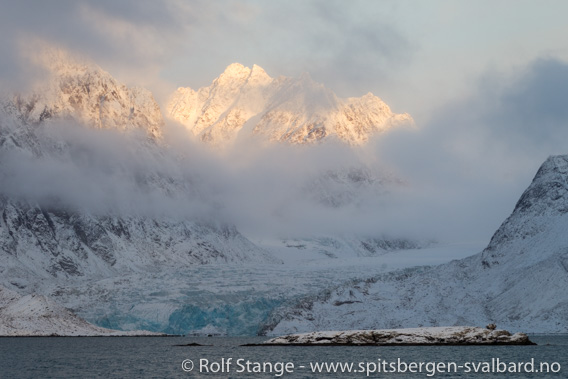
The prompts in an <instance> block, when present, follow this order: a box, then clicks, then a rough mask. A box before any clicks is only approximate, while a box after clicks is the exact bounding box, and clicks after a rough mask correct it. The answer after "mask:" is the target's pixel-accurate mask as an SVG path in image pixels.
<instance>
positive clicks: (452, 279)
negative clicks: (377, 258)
mask: <svg viewBox="0 0 568 379" xmlns="http://www.w3.org/2000/svg"><path fill="white" fill-rule="evenodd" d="M567 230H568V155H566V156H553V157H550V158H548V159H547V160H546V162H544V164H543V165H542V166H541V168H540V169H539V171H538V173H537V174H536V176H535V178H534V180H533V182H532V183H531V185H530V186H529V187H528V188H527V190H526V191H525V192H524V193H523V195H522V196H521V198H520V200H519V201H518V203H517V205H516V207H515V210H514V211H513V213H512V214H511V216H510V217H509V218H507V220H506V221H505V222H504V223H503V224H502V225H501V226H500V228H499V229H498V230H497V231H496V233H495V234H494V236H493V238H492V239H491V242H490V244H489V246H488V247H487V248H486V249H485V250H484V251H483V252H481V253H479V254H477V255H474V256H472V257H469V258H466V259H462V260H458V261H452V262H450V263H447V264H444V265H441V266H436V267H426V268H416V269H408V270H404V271H402V272H401V271H398V272H393V273H388V274H385V275H381V276H378V277H375V278H371V279H369V280H366V281H356V282H351V283H347V284H344V285H340V286H338V287H337V288H334V289H331V290H329V291H326V292H323V293H321V294H320V295H319V296H316V297H314V298H306V299H303V300H302V301H300V302H298V303H297V304H296V305H295V306H291V307H285V308H281V309H279V310H277V311H276V312H274V314H273V316H272V319H271V321H270V322H268V323H267V325H266V326H265V328H264V331H265V332H266V333H269V334H286V333H291V332H303V331H312V330H344V329H355V328H357V329H376V328H400V327H418V326H440V325H486V324H487V323H490V322H495V323H497V324H498V326H499V327H503V328H507V329H512V330H523V331H526V332H564V333H565V332H567V331H568V327H567V325H568V292H567V291H566V289H567V288H568V233H566V231H567Z"/></svg>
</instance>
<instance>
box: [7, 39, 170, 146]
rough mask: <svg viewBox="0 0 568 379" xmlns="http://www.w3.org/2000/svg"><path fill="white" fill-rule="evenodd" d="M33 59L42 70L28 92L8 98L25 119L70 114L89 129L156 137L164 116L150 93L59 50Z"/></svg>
mask: <svg viewBox="0 0 568 379" xmlns="http://www.w3.org/2000/svg"><path fill="white" fill-rule="evenodd" d="M34 62H35V63H37V65H38V66H39V67H40V68H42V69H43V70H45V71H46V73H47V75H46V78H45V80H43V81H42V82H41V83H38V84H37V85H36V86H35V89H34V90H33V91H32V93H24V94H18V95H15V96H14V97H13V100H12V106H13V107H14V108H15V109H16V111H17V113H19V114H18V116H19V118H21V119H22V120H23V121H25V122H26V123H39V122H43V121H49V120H53V119H57V118H72V119H75V120H77V121H80V122H83V123H86V124H88V125H90V126H92V127H96V128H105V129H119V130H138V129H141V130H143V131H145V132H146V133H147V134H148V136H150V137H151V138H154V139H159V138H160V137H161V134H162V127H163V124H164V120H163V117H162V114H161V111H160V107H159V105H158V103H157V102H156V101H155V100H154V98H153V96H152V94H151V92H150V91H148V90H146V89H144V88H139V87H132V88H129V87H126V86H125V85H124V84H122V83H120V82H119V81H117V80H116V79H114V78H113V77H112V76H111V75H110V74H109V73H108V72H106V71H104V70H103V69H102V68H100V67H99V66H97V65H96V64H94V63H92V62H88V61H86V60H82V59H80V58H77V57H74V56H72V55H70V54H69V53H67V52H65V51H62V50H59V49H45V50H43V51H41V52H40V53H39V54H37V56H35V57H34Z"/></svg>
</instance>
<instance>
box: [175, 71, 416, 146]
mask: <svg viewBox="0 0 568 379" xmlns="http://www.w3.org/2000/svg"><path fill="white" fill-rule="evenodd" d="M167 113H168V114H169V115H170V116H171V117H173V118H174V119H176V120H178V121H179V122H181V123H182V124H183V125H185V126H186V127H187V128H188V129H189V130H190V131H191V132H192V133H193V134H194V135H196V136H198V137H199V138H200V139H201V140H203V141H206V142H210V143H212V144H216V145H221V144H223V143H225V142H227V141H231V140H233V139H235V138H236V136H237V135H245V136H248V135H251V134H254V135H261V136H263V137H264V138H266V139H268V140H270V141H281V142H288V143H292V144H303V143H313V142H317V141H321V140H323V139H326V138H336V139H339V140H341V141H344V142H346V143H349V144H352V145H360V144H363V143H365V142H366V141H367V140H368V139H369V138H370V136H371V135H373V134H376V133H381V132H384V131H386V130H388V129H389V128H392V127H395V126H397V125H400V124H404V123H412V118H411V117H410V115H408V114H406V113H404V114H395V113H393V112H392V111H391V110H390V108H389V106H388V105H387V104H385V103H384V102H383V101H382V100H381V99H379V98H378V97H376V96H374V95H373V94H372V93H368V94H366V95H365V96H362V97H352V98H347V99H341V98H338V97H337V96H336V95H335V94H334V93H333V92H332V91H331V90H329V89H327V88H325V87H324V86H323V85H322V84H319V83H316V82H314V81H313V80H312V79H311V78H310V76H309V75H308V74H303V75H302V76H300V77H299V78H287V77H283V76H281V77H278V78H275V79H273V78H271V77H270V76H268V74H267V73H266V72H265V71H264V70H263V69H262V68H261V67H259V66H257V65H254V66H253V67H252V68H248V67H244V66H243V65H241V64H239V63H233V64H231V65H229V66H228V67H227V68H226V70H225V71H224V72H223V73H222V74H221V75H220V76H219V77H218V78H216V79H215V80H213V82H212V83H211V85H210V86H209V87H203V88H200V89H199V90H197V91H195V90H193V89H191V88H187V87H186V88H184V87H180V88H178V90H177V91H176V92H175V93H174V94H173V95H172V97H171V100H170V102H169V104H168V105H167Z"/></svg>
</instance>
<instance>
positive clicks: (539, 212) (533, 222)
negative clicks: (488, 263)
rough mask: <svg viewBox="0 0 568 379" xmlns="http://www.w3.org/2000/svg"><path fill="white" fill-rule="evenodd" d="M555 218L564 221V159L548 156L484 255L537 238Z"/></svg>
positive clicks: (567, 174) (567, 194)
mask: <svg viewBox="0 0 568 379" xmlns="http://www.w3.org/2000/svg"><path fill="white" fill-rule="evenodd" d="M556 218H568V155H556V156H550V157H549V158H548V159H547V160H546V161H545V162H544V163H543V164H542V165H541V166H540V168H539V170H538V171H537V173H536V175H535V177H534V179H533V181H532V183H531V184H530V186H529V187H528V188H527V189H526V190H525V191H524V192H523V194H522V195H521V197H520V199H519V200H518V201H517V204H516V206H515V209H514V211H513V213H512V214H511V215H510V216H509V217H508V218H507V220H505V221H504V222H503V224H501V226H500V227H499V229H498V230H497V231H496V232H495V234H494V235H493V237H492V238H491V242H490V243H489V246H488V247H487V249H486V252H492V251H494V250H497V249H498V248H500V247H502V246H503V245H507V244H509V243H512V242H516V241H518V240H524V239H526V238H527V237H532V236H534V235H537V234H539V233H541V232H542V231H543V230H545V229H547V227H548V226H549V225H550V224H551V222H552V220H554V219H556ZM556 222H561V221H560V220H559V221H556ZM566 222H567V223H568V220H567V221H566Z"/></svg>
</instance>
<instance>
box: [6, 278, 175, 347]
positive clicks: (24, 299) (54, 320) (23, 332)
mask: <svg viewBox="0 0 568 379" xmlns="http://www.w3.org/2000/svg"><path fill="white" fill-rule="evenodd" d="M163 335H164V334H162V333H153V332H148V331H145V330H135V331H128V332H126V331H121V330H112V329H106V328H101V327H99V326H96V325H93V324H90V323H88V322H87V321H85V320H83V319H82V318H80V317H77V316H76V315H74V314H73V313H72V312H70V311H69V310H67V309H65V308H63V307H61V306H60V305H58V304H56V303H55V302H54V301H53V300H51V299H49V298H47V297H45V296H41V295H27V296H20V295H18V294H17V293H15V292H13V291H10V290H8V289H6V288H4V287H1V286H0V336H1V337H48V336H49V337H62V336H66V337H87V336H89V337H94V336H108V337H119V336H163Z"/></svg>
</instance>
